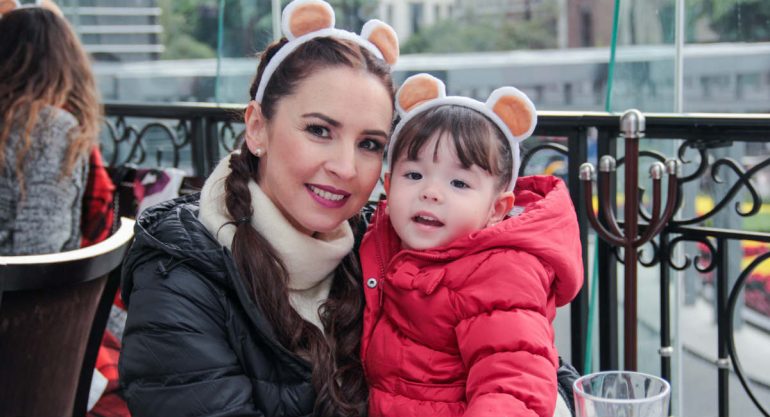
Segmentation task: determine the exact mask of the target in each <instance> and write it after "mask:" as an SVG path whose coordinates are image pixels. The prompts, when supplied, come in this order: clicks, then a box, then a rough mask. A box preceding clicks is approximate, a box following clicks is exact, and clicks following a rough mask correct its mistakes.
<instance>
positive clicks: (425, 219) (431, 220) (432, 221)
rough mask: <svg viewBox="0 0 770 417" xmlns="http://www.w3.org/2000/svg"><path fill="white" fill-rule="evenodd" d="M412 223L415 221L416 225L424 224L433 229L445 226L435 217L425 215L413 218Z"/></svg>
mask: <svg viewBox="0 0 770 417" xmlns="http://www.w3.org/2000/svg"><path fill="white" fill-rule="evenodd" d="M412 221H414V222H415V223H419V224H424V225H426V226H433V227H441V226H443V225H444V223H442V222H441V221H439V220H438V219H436V218H435V217H431V216H425V215H417V216H414V217H412Z"/></svg>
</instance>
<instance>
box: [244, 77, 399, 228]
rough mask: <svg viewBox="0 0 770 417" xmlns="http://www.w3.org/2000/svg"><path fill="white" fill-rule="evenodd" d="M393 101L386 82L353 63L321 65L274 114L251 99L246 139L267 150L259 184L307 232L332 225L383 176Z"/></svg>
mask: <svg viewBox="0 0 770 417" xmlns="http://www.w3.org/2000/svg"><path fill="white" fill-rule="evenodd" d="M392 114H393V107H392V104H391V96H390V93H389V92H388V90H387V89H386V88H385V86H384V85H383V84H382V82H381V81H380V80H379V79H378V78H376V77H375V76H374V75H371V74H369V73H367V72H364V71H361V70H355V69H352V68H349V67H332V68H327V69H323V70H320V71H318V72H316V73H315V74H313V75H311V76H310V77H308V78H306V79H305V80H303V81H302V82H301V83H300V84H299V85H298V86H297V89H296V90H295V92H294V94H292V95H289V96H286V97H283V98H282V99H280V100H279V101H278V102H277V105H276V109H275V112H274V116H273V118H272V119H271V120H269V121H267V120H265V119H264V116H262V113H261V110H260V109H259V104H257V103H256V102H254V101H252V102H251V103H250V105H249V109H247V112H246V128H247V131H246V141H247V145H248V146H249V149H250V150H251V151H252V152H254V150H255V149H256V148H257V147H260V148H262V149H263V150H264V153H263V154H262V156H261V158H260V165H259V177H260V181H259V186H260V188H262V190H263V191H264V192H265V194H266V195H267V196H268V197H270V199H271V200H272V201H273V203H274V204H275V205H276V206H277V207H278V209H279V210H281V212H282V213H283V215H284V216H285V217H286V219H288V220H289V222H291V223H292V224H293V225H294V227H296V228H297V230H299V231H300V232H303V233H306V234H310V235H312V234H313V233H315V232H321V233H325V232H329V231H331V230H334V229H335V228H336V227H338V226H339V225H340V224H341V223H342V222H344V221H346V220H347V219H349V218H351V217H352V216H353V215H354V214H356V213H357V212H358V211H359V210H360V209H361V207H363V205H364V204H365V203H366V201H367V200H368V198H369V195H370V194H371V192H372V189H373V188H374V185H375V184H376V182H377V179H378V177H379V174H380V168H381V166H382V156H383V151H384V148H385V145H386V142H387V139H388V133H389V131H390V126H391V121H392V120H391V119H392Z"/></svg>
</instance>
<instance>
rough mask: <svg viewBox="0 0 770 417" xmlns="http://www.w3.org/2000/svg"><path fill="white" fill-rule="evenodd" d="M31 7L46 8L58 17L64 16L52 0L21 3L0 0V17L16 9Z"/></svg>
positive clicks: (14, 0)
mask: <svg viewBox="0 0 770 417" xmlns="http://www.w3.org/2000/svg"><path fill="white" fill-rule="evenodd" d="M31 7H41V8H43V9H48V10H50V11H52V12H54V13H56V14H57V15H59V17H64V14H63V13H62V11H61V9H60V8H59V6H57V5H56V3H54V2H52V1H51V0H35V2H34V3H28V4H21V3H19V0H0V17H2V15H4V14H6V13H9V12H12V11H14V10H16V9H27V8H31Z"/></svg>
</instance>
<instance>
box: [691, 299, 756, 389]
mask: <svg viewBox="0 0 770 417" xmlns="http://www.w3.org/2000/svg"><path fill="white" fill-rule="evenodd" d="M679 311H680V314H681V323H682V324H681V328H680V331H681V334H680V337H681V339H682V344H683V346H684V347H685V348H686V349H688V350H690V351H691V352H693V353H694V354H695V355H698V356H700V357H702V358H703V359H706V360H708V361H711V362H716V360H717V356H718V355H717V343H716V341H717V326H716V321H715V317H714V308H713V306H712V305H711V303H710V302H709V301H706V300H705V299H703V297H698V298H697V301H696V302H695V304H694V305H691V306H682V307H681V308H680V310H679ZM735 348H736V350H737V354H738V360H739V361H740V363H741V367H742V368H743V372H744V374H745V375H744V376H748V377H749V378H750V379H751V380H753V381H755V382H757V383H759V384H761V385H764V386H765V388H768V387H770V360H769V359H770V358H768V353H770V334H768V333H767V332H765V331H764V330H761V329H758V328H757V327H755V326H752V325H750V324H748V323H746V322H744V324H743V326H741V328H740V329H739V330H736V331H735ZM731 369H732V363H731Z"/></svg>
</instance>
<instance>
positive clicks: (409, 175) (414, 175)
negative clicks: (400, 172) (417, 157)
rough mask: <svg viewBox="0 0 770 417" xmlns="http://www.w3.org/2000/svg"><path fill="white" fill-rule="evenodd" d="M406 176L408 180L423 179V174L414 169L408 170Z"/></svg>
mask: <svg viewBox="0 0 770 417" xmlns="http://www.w3.org/2000/svg"><path fill="white" fill-rule="evenodd" d="M404 178H406V179H408V180H421V179H422V174H420V173H419V172H414V171H412V172H407V173H406V174H404Z"/></svg>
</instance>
